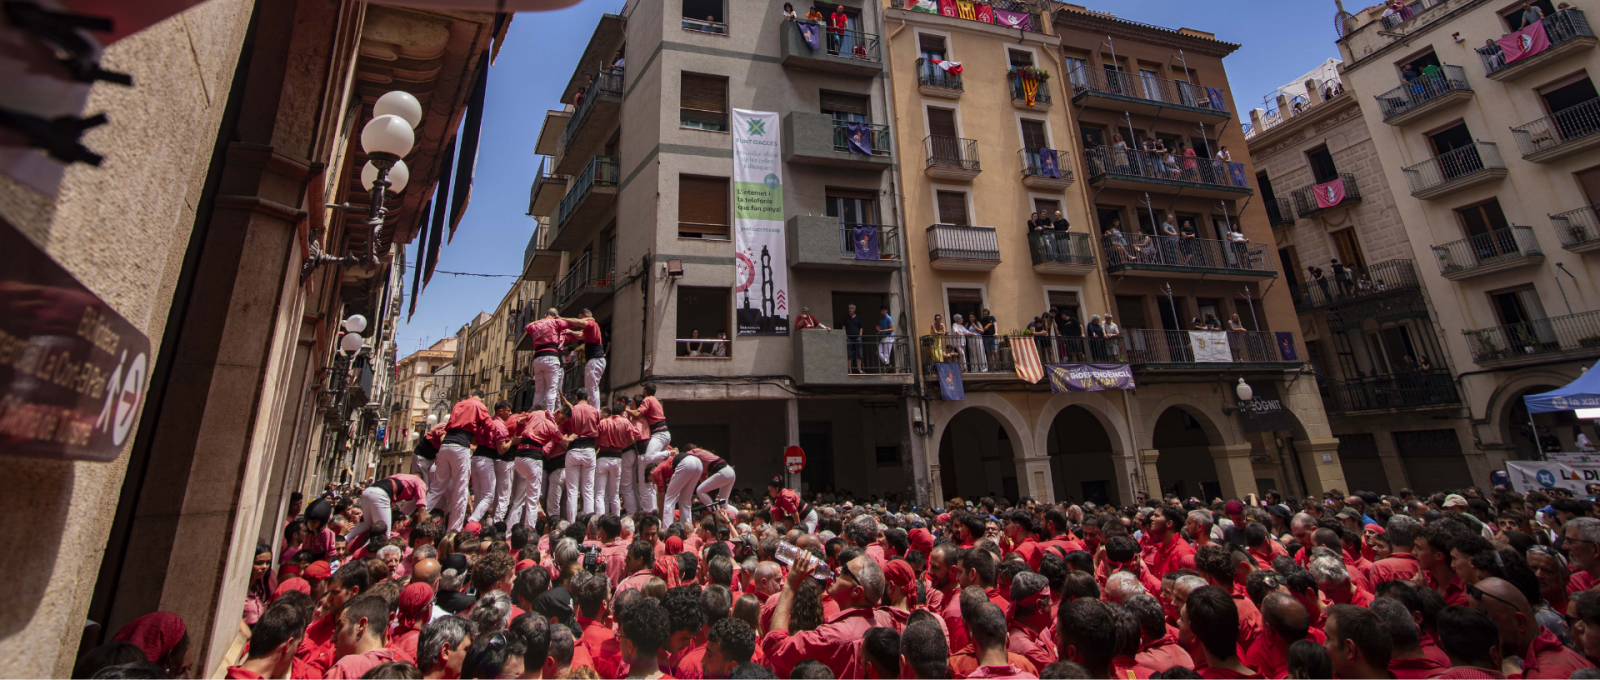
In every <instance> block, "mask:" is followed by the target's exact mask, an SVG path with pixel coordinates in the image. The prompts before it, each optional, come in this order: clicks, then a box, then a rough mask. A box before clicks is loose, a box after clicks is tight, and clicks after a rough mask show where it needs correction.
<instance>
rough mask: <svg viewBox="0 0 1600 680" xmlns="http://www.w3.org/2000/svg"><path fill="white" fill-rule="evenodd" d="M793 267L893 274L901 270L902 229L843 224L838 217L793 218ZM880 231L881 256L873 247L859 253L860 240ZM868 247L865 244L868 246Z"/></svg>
mask: <svg viewBox="0 0 1600 680" xmlns="http://www.w3.org/2000/svg"><path fill="white" fill-rule="evenodd" d="M785 231H786V232H787V237H788V251H789V266H791V267H794V268H796V269H802V268H803V269H832V270H845V271H883V272H890V271H894V270H896V269H899V268H900V262H901V257H900V230H899V229H897V228H895V227H893V226H889V225H884V224H841V223H840V222H839V218H837V217H827V216H825V215H795V216H794V217H791V218H789V223H788V228H787V229H785ZM867 232H876V234H877V239H878V244H877V257H876V258H872V257H868V256H869V255H871V254H872V251H871V249H870V248H866V247H863V248H861V249H860V251H859V252H858V250H857V248H856V242H857V241H858V240H860V239H858V238H857V237H858V236H860V237H862V238H867V237H868V236H869V234H868V233H867ZM864 245H865V244H864Z"/></svg>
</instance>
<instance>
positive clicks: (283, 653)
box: [74, 454, 1600, 678]
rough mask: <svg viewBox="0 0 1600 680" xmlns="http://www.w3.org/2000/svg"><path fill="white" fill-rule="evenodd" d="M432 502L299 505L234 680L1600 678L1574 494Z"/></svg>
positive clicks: (1596, 532) (175, 626)
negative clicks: (1118, 501) (621, 506)
mask: <svg viewBox="0 0 1600 680" xmlns="http://www.w3.org/2000/svg"><path fill="white" fill-rule="evenodd" d="M678 457H679V458H681V459H682V460H680V461H679V462H683V461H685V460H690V459H693V460H695V461H696V463H699V462H701V461H699V459H698V457H697V456H695V455H688V456H684V455H682V454H679V455H678ZM692 467H693V466H691V468H692ZM665 469H666V468H665V467H664V466H663V467H658V468H657V469H656V471H657V472H658V473H659V472H662V471H664V470H665ZM689 471H691V472H692V471H693V470H689ZM692 477H693V478H694V479H695V480H698V479H700V477H701V475H699V474H694V475H692ZM419 479H420V478H418V477H416V476H415V475H397V476H394V477H390V478H388V479H384V480H378V481H376V482H373V483H371V484H368V485H366V486H364V487H340V486H334V485H329V487H328V488H327V490H326V491H325V492H324V493H323V494H321V496H320V497H319V498H316V499H315V500H314V501H312V502H311V503H310V504H309V505H308V506H306V507H305V509H304V512H303V513H302V512H301V508H300V499H299V498H298V497H296V498H293V499H291V507H290V511H291V512H290V514H291V515H292V518H291V519H290V520H289V522H288V526H287V527H286V529H285V530H284V534H283V537H282V542H281V543H280V544H279V545H278V546H276V547H274V546H269V545H261V546H259V547H258V549H257V551H256V552H257V554H256V562H255V570H254V572H253V574H252V577H251V580H250V583H249V586H248V593H247V602H248V604H247V606H246V609H245V612H244V617H243V621H242V625H243V628H242V630H243V631H244V634H245V635H246V637H247V639H248V644H247V645H246V646H245V650H244V651H243V652H242V653H241V654H239V655H238V657H237V658H230V659H229V661H230V663H231V666H230V667H228V668H227V669H226V671H225V674H226V677H229V678H266V677H270V678H283V677H294V678H322V677H326V678H355V677H367V678H541V677H552V678H561V677H568V678H771V677H784V678H835V677H836V678H1033V677H1041V678H1109V677H1117V678H1255V677H1263V678H1268V677H1270V678H1286V677H1288V678H1332V677H1338V678H1435V677H1438V678H1501V677H1523V678H1568V677H1573V678H1577V677H1600V669H1597V668H1596V667H1595V666H1594V662H1595V661H1597V660H1600V592H1597V591H1596V590H1594V588H1595V586H1596V585H1597V584H1600V519H1597V518H1596V515H1600V509H1597V506H1596V504H1595V503H1594V502H1593V501H1592V500H1586V499H1579V498H1574V497H1573V496H1572V495H1571V494H1567V493H1563V492H1561V491H1560V490H1552V491H1550V492H1533V493H1529V494H1527V495H1523V494H1519V493H1515V492H1511V491H1507V490H1504V489H1496V490H1495V492H1494V493H1492V494H1488V495H1486V494H1483V493H1480V492H1479V491H1478V490H1476V489H1466V490H1462V491H1460V492H1457V493H1448V494H1446V493H1436V494H1433V495H1431V496H1424V495H1415V494H1412V493H1411V492H1410V491H1409V490H1401V491H1400V492H1399V494H1397V495H1394V496H1379V495H1377V494H1373V493H1365V492H1358V493H1352V494H1350V495H1344V494H1341V493H1340V492H1338V491H1330V492H1328V493H1325V494H1323V497H1322V498H1305V499H1296V498H1293V497H1290V498H1284V497H1282V496H1281V495H1279V494H1278V493H1277V492H1268V493H1267V495H1266V497H1265V498H1263V499H1257V498H1256V497H1255V496H1254V495H1253V494H1252V495H1250V496H1247V497H1246V498H1244V499H1233V500H1227V501H1224V500H1221V499H1213V500H1211V501H1210V502H1206V501H1203V500H1202V499H1198V498H1190V499H1187V500H1182V499H1179V498H1178V497H1176V496H1173V495H1170V494H1169V495H1168V496H1167V497H1165V498H1161V499H1147V498H1144V497H1143V496H1142V495H1141V497H1140V498H1139V499H1137V502H1136V503H1135V504H1132V505H1128V506H1125V507H1116V506H1110V505H1096V504H1094V503H1082V504H1071V505H1067V504H1049V503H1039V502H1035V501H1034V500H1032V499H1028V498H1023V499H1020V501H1017V502H1012V501H1009V500H1006V499H1002V498H996V497H992V496H991V497H984V498H980V499H977V500H976V502H972V501H964V500H962V499H960V498H956V499H952V500H950V501H949V502H948V503H946V504H945V505H944V506H943V507H939V508H929V507H916V506H914V505H912V504H911V503H910V502H908V501H906V500H904V499H902V498H899V497H892V498H890V499H885V500H882V501H877V500H875V499H874V500H872V501H863V502H861V503H859V504H858V503H856V502H854V501H853V500H852V499H851V497H850V496H848V494H837V495H836V494H832V493H828V494H826V495H824V494H822V493H816V494H812V495H811V496H810V500H807V499H806V498H805V497H803V496H802V495H801V494H800V493H798V492H796V491H795V490H793V489H788V488H785V486H784V483H783V481H782V480H781V479H773V480H771V481H770V482H769V483H768V484H767V485H766V488H765V493H753V492H751V491H750V490H745V491H743V492H737V493H736V492H734V491H733V488H732V484H731V479H730V480H729V482H730V483H729V484H728V485H726V486H720V487H718V488H716V489H714V490H713V491H712V493H711V495H710V497H709V498H706V499H702V500H705V501H706V502H704V503H701V504H698V505H693V506H690V505H677V504H664V505H662V506H661V507H660V508H659V510H658V511H655V512H652V511H650V510H649V509H648V508H647V507H641V508H639V509H637V511H630V512H617V511H615V509H613V508H606V509H603V510H596V511H595V512H593V513H590V512H587V511H586V512H583V513H581V514H577V515H575V516H572V517H570V518H568V517H563V516H561V515H558V514H553V513H538V515H537V518H536V519H534V520H533V521H532V522H531V523H530V522H526V521H514V522H511V523H509V524H508V523H506V522H489V521H482V522H479V521H472V522H468V523H466V524H464V525H460V526H455V525H453V523H452V513H454V512H456V509H455V508H453V507H451V506H448V505H444V504H434V503H433V502H430V503H429V506H430V507H423V506H421V505H418V506H417V507H415V508H414V509H411V510H410V511H409V512H406V508H407V507H409V506H406V505H405V504H407V503H416V502H417V501H418V500H420V499H423V498H436V497H434V496H430V495H429V491H428V489H426V488H424V487H423V485H422V484H421V483H420V482H419ZM655 481H656V482H657V483H659V482H668V484H669V485H670V481H669V480H667V479H663V478H662V477H661V476H660V475H659V474H657V475H655ZM375 489H376V490H377V491H376V492H375V491H374V490H375ZM375 496H387V497H388V498H389V499H391V500H393V501H395V503H396V507H397V508H400V509H401V513H400V514H394V515H392V516H390V508H389V507H375V505H374V504H373V503H372V502H371V500H372V499H373V498H374V497H375ZM469 500H473V499H469ZM663 513H664V514H663ZM375 515H376V516H375ZM385 519H391V520H392V521H390V522H385ZM340 532H343V534H344V535H343V536H340V535H339V533H340ZM112 639H113V642H110V643H108V644H106V645H103V646H101V647H97V648H94V649H90V650H87V651H86V653H85V654H84V655H83V656H82V657H81V660H80V662H79V664H78V667H77V668H76V669H75V675H74V677H183V676H186V675H187V674H188V673H189V671H190V669H191V666H192V660H191V657H192V652H191V644H190V639H189V637H188V635H187V634H186V631H185V629H184V624H183V621H182V620H181V619H179V618H178V617H177V616H176V615H173V614H171V613H166V612H156V613H152V614H149V615H146V616H144V617H140V618H139V619H136V620H135V621H133V622H132V623H130V624H128V625H127V626H126V627H124V628H122V629H121V630H120V631H119V632H118V633H117V634H116V635H115V636H114V637H113V638H112Z"/></svg>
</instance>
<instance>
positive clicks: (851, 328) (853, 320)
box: [834, 305, 861, 375]
mask: <svg viewBox="0 0 1600 680" xmlns="http://www.w3.org/2000/svg"><path fill="white" fill-rule="evenodd" d="M834 325H835V326H838V327H840V328H843V329H844V353H845V357H847V360H848V361H849V362H850V373H851V374H852V375H854V374H857V373H860V372H861V317H860V316H857V315H856V306H855V305H849V306H848V307H847V308H846V310H845V315H844V318H843V319H839V320H837V322H836V323H834Z"/></svg>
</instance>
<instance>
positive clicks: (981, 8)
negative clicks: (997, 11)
mask: <svg viewBox="0 0 1600 680" xmlns="http://www.w3.org/2000/svg"><path fill="white" fill-rule="evenodd" d="M978 21H982V22H983V23H986V24H992V23H994V8H993V7H990V6H988V5H978Z"/></svg>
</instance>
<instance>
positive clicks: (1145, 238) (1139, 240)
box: [1133, 231, 1155, 261]
mask: <svg viewBox="0 0 1600 680" xmlns="http://www.w3.org/2000/svg"><path fill="white" fill-rule="evenodd" d="M1154 247H1155V245H1154V244H1152V243H1151V242H1150V235H1149V234H1146V233H1144V232H1142V231H1141V232H1139V235H1138V236H1136V237H1134V240H1133V259H1134V260H1136V261H1144V260H1147V259H1149V258H1150V256H1151V253H1152V252H1153V249H1154Z"/></svg>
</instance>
